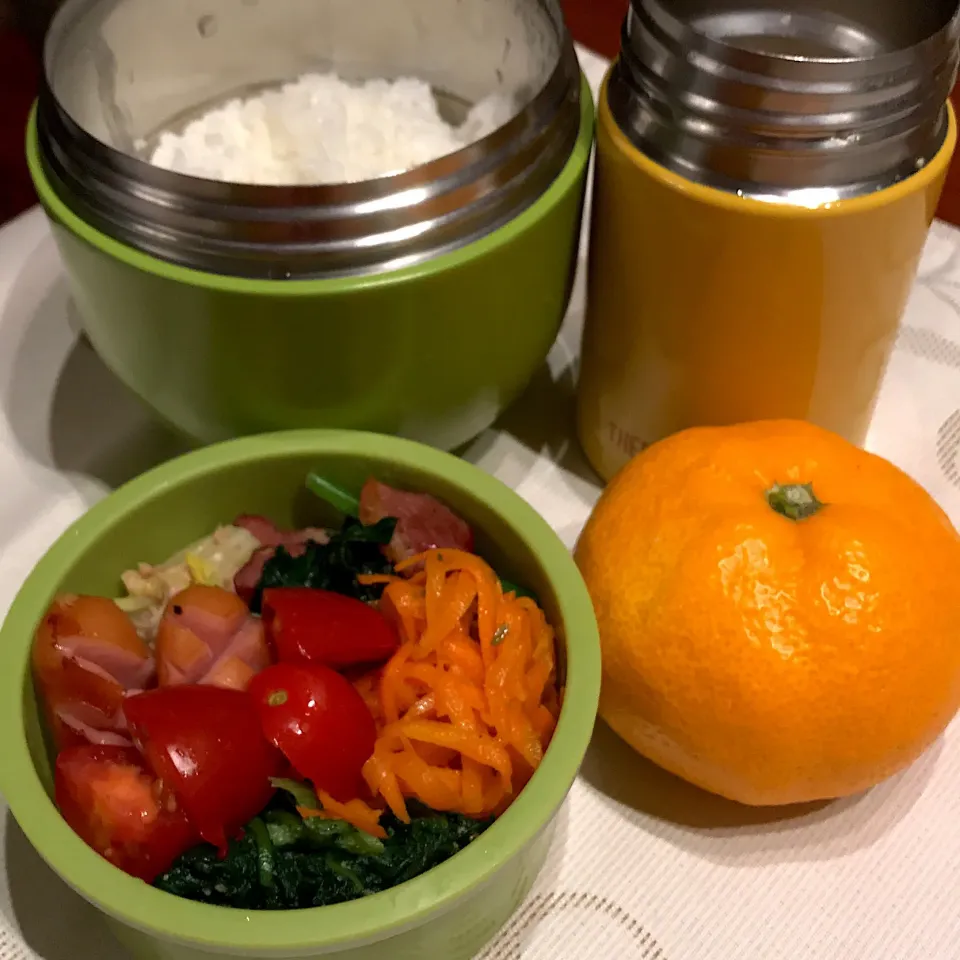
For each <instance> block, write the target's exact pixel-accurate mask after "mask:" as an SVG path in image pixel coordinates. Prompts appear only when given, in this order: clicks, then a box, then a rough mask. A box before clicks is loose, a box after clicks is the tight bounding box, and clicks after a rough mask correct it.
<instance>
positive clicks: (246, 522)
mask: <svg viewBox="0 0 960 960" xmlns="http://www.w3.org/2000/svg"><path fill="white" fill-rule="evenodd" d="M233 523H234V526H237V527H243V528H244V530H247V531H249V532H250V533H252V534H253V535H254V536H255V537H256V538H257V539H258V540H259V541H260V542H261V543H262V544H263V546H262V547H261V548H260V549H259V550H257V551H256V553H254V555H253V556H252V557H251V558H250V559H249V560H248V561H247V562H246V564H244V566H243V567H241V568H240V570H239V571H238V572H237V575H236V576H235V577H234V578H233V589H234V590H235V591H236V593H237V596H238V597H240V598H241V599H243V600H244V601H245V602H246V603H249V602H250V600H251V598H252V597H253V594H254V592H255V591H256V589H257V584H258V583H260V578H261V577H262V576H263V568H264V566H265V565H266V563H267V561H268V560H270V558H271V557H272V556H273V555H274V553H275V552H276V549H277V547H283V548H284V550H286V551H287V553H289V554H290V556H292V557H298V556H300V554H301V553H303V551H304V550H305V549H306V545H307V544H308V543H310V542H311V541H312V542H314V543H327V542H328V541H329V539H330V537H329V535H328V534H327V531H326V530H324V529H323V528H321V527H304V528H303V529H302V530H289V531H283V530H280V529H279V528H278V527H277V526H275V525H274V524H273V523H272V521H270V520H267V519H266V518H265V517H259V516H252V515H247V514H244V515H243V516H240V517H237V519H236V520H234V521H233Z"/></svg>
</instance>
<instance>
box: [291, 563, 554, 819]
mask: <svg viewBox="0 0 960 960" xmlns="http://www.w3.org/2000/svg"><path fill="white" fill-rule="evenodd" d="M395 569H396V575H389V576H383V575H370V576H362V577H360V578H359V580H360V582H361V583H364V584H373V583H382V584H384V585H385V586H384V591H383V596H382V597H381V600H380V610H381V611H382V612H383V613H384V614H385V615H386V616H387V617H389V618H390V619H391V620H393V622H394V623H395V624H396V627H397V630H398V631H399V634H400V639H401V646H400V648H399V650H397V652H396V653H395V654H394V655H393V657H392V658H391V659H390V660H389V661H388V662H387V664H386V665H385V666H384V667H382V668H381V669H379V670H377V671H375V672H374V673H370V674H366V675H365V676H363V677H361V678H360V679H359V680H357V681H356V685H357V689H358V690H360V692H361V694H362V695H363V697H364V699H365V700H366V702H367V704H368V705H369V706H370V708H371V711H372V712H373V714H374V717H375V719H376V721H377V725H378V731H379V732H378V736H377V741H376V746H375V748H374V752H373V756H372V757H371V758H370V759H369V760H368V761H367V763H366V765H365V767H364V769H363V776H364V779H365V780H366V782H367V785H368V787H369V788H370V791H371V793H372V795H373V798H374V801H373V804H366V803H364V802H363V801H352V802H351V803H350V804H346V805H341V804H333V803H331V802H330V798H327V797H323V798H321V802H322V806H323V807H324V811H323V815H328V816H336V817H339V818H341V819H345V820H347V821H348V822H350V823H352V824H353V825H354V826H356V827H358V828H360V829H362V830H366V831H367V832H369V833H374V834H376V835H383V828H382V827H380V826H379V822H378V819H379V816H380V811H379V810H378V809H377V806H379V804H381V803H384V804H386V806H387V807H389V808H390V810H392V811H393V813H394V814H395V815H396V817H397V818H398V819H400V820H402V821H403V822H405V823H409V821H410V817H409V814H408V812H407V804H406V801H407V799H408V798H416V799H417V800H419V801H421V802H422V803H424V804H426V805H427V806H428V807H432V808H433V809H434V810H443V811H452V812H456V813H462V814H465V815H466V816H471V817H487V816H492V815H497V814H499V813H500V812H502V811H503V810H504V809H505V808H506V807H507V806H508V805H509V804H510V801H511V800H512V799H513V797H515V796H516V794H517V793H518V792H519V791H520V790H521V789H522V788H523V786H524V784H525V783H526V782H527V781H528V780H529V779H530V777H531V776H532V774H533V772H534V771H535V770H536V769H537V767H538V766H539V765H540V761H541V760H542V759H543V753H544V750H545V749H546V747H547V744H548V743H549V741H550V737H551V736H552V734H553V730H554V727H555V725H556V722H557V717H558V715H559V712H560V693H559V691H558V689H557V683H556V652H555V646H554V634H553V630H552V628H551V627H550V626H549V625H548V623H547V621H546V618H545V617H544V615H543V611H541V610H540V608H539V607H538V606H537V604H536V603H534V601H533V600H530V599H528V598H525V597H522V598H518V597H517V596H516V595H515V594H514V593H506V594H504V593H503V591H502V589H501V586H500V580H499V579H498V577H497V575H496V574H495V573H494V572H493V570H492V569H491V568H490V567H489V566H488V565H487V564H486V563H485V562H484V561H483V560H481V559H480V558H479V557H477V556H475V555H474V554H471V553H465V552H463V551H461V550H446V549H442V550H430V551H427V552H426V553H422V554H419V555H418V556H415V557H411V558H409V559H408V560H405V561H403V562H402V563H399V564H397V566H396V568H395ZM348 808H349V809H348ZM302 812H303V813H308V812H309V811H302Z"/></svg>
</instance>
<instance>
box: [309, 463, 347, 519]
mask: <svg viewBox="0 0 960 960" xmlns="http://www.w3.org/2000/svg"><path fill="white" fill-rule="evenodd" d="M307 489H308V490H309V491H310V492H311V493H312V494H315V495H316V496H318V497H319V498H320V499H321V500H326V501H327V503H329V504H330V506H332V507H333V508H334V509H336V510H339V511H340V513H343V514H346V515H347V516H348V517H355V516H357V514H358V513H359V512H360V501H359V500H358V499H357V498H356V497H355V496H354V495H353V494H352V493H347V491H346V490H344V489H343V488H342V487H338V486H337V485H336V484H335V483H331V482H330V481H329V480H327V479H326V478H325V477H321V476H320V474H319V473H313V472H312V471H311V472H310V473H308V474H307Z"/></svg>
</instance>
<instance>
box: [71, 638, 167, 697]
mask: <svg viewBox="0 0 960 960" xmlns="http://www.w3.org/2000/svg"><path fill="white" fill-rule="evenodd" d="M56 646H57V649H58V650H59V651H60V653H62V654H63V656H64V657H65V658H67V659H68V660H72V661H73V662H74V663H76V664H77V666H79V667H81V668H82V669H84V670H88V671H89V672H90V673H94V674H96V675H97V676H100V677H103V678H104V679H106V680H113V681H115V682H116V683H119V684H120V686H121V687H123V689H124V691H128V690H134V689H139V690H142V689H144V687H146V686H147V684H148V683H149V682H150V680H151V679H152V678H153V674H154V670H155V665H154V662H153V657H151V656H149V654H148V655H147V656H142V655H140V654H139V653H133V652H132V651H130V650H128V649H127V648H125V647H118V646H116V645H115V644H111V643H106V642H104V641H103V640H99V639H96V638H93V637H83V636H79V635H76V636H71V637H60V638H58V639H57V641H56Z"/></svg>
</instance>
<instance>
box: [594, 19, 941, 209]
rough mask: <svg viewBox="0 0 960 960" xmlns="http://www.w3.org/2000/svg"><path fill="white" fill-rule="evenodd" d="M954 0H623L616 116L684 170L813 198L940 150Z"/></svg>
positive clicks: (867, 185)
mask: <svg viewBox="0 0 960 960" xmlns="http://www.w3.org/2000/svg"><path fill="white" fill-rule="evenodd" d="M958 37H960V18H958V0H753V2H745V0H632V4H631V9H630V12H629V14H628V15H627V19H626V21H625V23H624V28H623V39H622V52H621V57H620V60H619V62H618V66H617V68H616V70H615V71H614V74H613V76H612V78H611V81H610V89H609V101H610V106H611V109H612V110H613V112H614V115H615V117H616V118H617V123H618V125H619V126H620V127H621V129H622V130H623V131H624V132H625V133H626V135H627V136H628V137H629V138H630V139H631V140H632V142H633V143H634V144H635V145H636V146H637V147H638V148H639V149H641V150H642V151H643V152H644V153H645V154H647V155H648V156H649V157H650V158H651V159H653V160H655V161H657V162H658V163H660V164H662V165H663V166H665V167H667V168H668V169H671V170H673V171H675V172H677V173H679V174H681V175H683V176H685V177H688V178H689V179H691V180H694V181H696V182H700V183H706V184H709V185H711V186H715V187H719V188H720V189H724V190H730V191H735V192H739V193H741V194H743V195H750V196H753V197H759V198H762V199H770V200H778V201H787V202H793V203H797V204H802V205H818V204H820V203H822V202H824V201H829V200H834V199H838V198H841V197H846V196H855V195H859V194H863V193H866V192H870V191H873V190H877V189H881V188H883V187H885V186H888V185H889V184H891V183H894V182H896V181H898V180H900V179H903V178H904V177H906V176H909V175H910V174H911V173H913V172H915V171H916V170H917V169H918V167H921V166H922V165H923V164H924V163H925V162H926V161H927V160H929V159H930V158H931V157H932V156H933V155H934V154H935V153H936V152H937V150H938V149H939V147H940V145H941V144H942V142H943V137H944V134H945V131H946V116H947V115H946V110H945V106H944V104H945V101H946V99H947V97H948V96H949V93H950V90H951V88H952V86H953V83H954V79H955V76H956V71H957V59H958Z"/></svg>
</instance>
